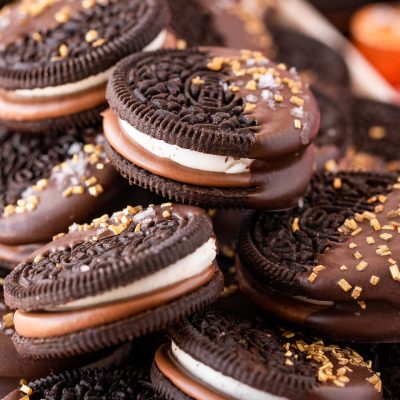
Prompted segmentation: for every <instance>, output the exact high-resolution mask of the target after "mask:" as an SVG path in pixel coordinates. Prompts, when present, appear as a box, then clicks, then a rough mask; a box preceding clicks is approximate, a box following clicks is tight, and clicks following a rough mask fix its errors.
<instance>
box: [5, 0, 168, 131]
mask: <svg viewBox="0 0 400 400" xmlns="http://www.w3.org/2000/svg"><path fill="white" fill-rule="evenodd" d="M168 22H169V12H168V8H167V5H166V2H165V1H162V0H145V1H144V0H128V1H123V2H121V1H118V0H62V1H54V0H44V1H42V0H41V1H39V0H20V1H15V2H13V3H12V4H11V5H10V6H9V7H5V8H4V9H3V10H2V11H1V12H0V120H1V122H2V123H4V124H6V125H7V126H8V127H10V128H13V129H20V130H24V131H31V132H37V131H38V132H42V131H43V130H48V129H52V130H54V129H56V128H60V129H65V128H66V127H69V126H83V125H85V126H86V125H91V124H93V123H96V122H100V112H101V111H102V110H104V109H105V105H106V103H105V88H106V82H107V79H108V77H109V75H110V73H111V70H112V68H113V67H114V65H115V64H116V63H117V62H118V61H119V60H121V59H122V58H124V57H125V56H127V55H128V54H131V53H134V52H136V51H141V50H155V49H158V48H161V47H163V46H164V44H165V43H166V40H167V31H166V27H167V25H168Z"/></svg>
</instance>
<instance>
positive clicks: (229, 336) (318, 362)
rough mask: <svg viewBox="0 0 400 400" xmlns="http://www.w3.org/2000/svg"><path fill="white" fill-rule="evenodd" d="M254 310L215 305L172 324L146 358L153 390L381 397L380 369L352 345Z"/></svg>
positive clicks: (169, 395)
mask: <svg viewBox="0 0 400 400" xmlns="http://www.w3.org/2000/svg"><path fill="white" fill-rule="evenodd" d="M250 310H251V309H250ZM253 315H254V313H253V312H252V311H250V312H249V311H247V312H246V313H242V312H241V311H235V312H233V311H230V310H229V309H228V310H227V309H226V308H223V307H218V308H213V309H209V310H207V311H203V312H201V313H198V314H196V315H195V316H193V317H191V318H190V319H188V320H185V321H184V322H182V323H181V324H179V325H177V326H176V327H174V328H173V329H171V330H170V332H169V335H170V337H171V340H172V343H171V344H170V345H165V346H163V347H161V348H160V349H159V350H158V352H157V354H156V356H155V361H154V363H153V368H152V372H151V378H152V381H153V383H154V385H155V387H156V389H157V391H158V392H159V393H161V394H162V395H164V396H165V397H166V399H170V400H176V399H178V400H180V399H185V400H188V399H213V400H214V399H218V400H223V399H231V398H235V399H272V398H273V399H293V400H295V399H305V398H307V399H328V398H329V399H331V400H334V399H342V398H346V399H348V398H352V399H354V400H369V399H382V393H381V381H380V378H379V376H378V375H377V374H376V373H375V372H374V371H372V370H371V368H370V365H369V363H367V362H365V361H364V360H363V359H362V357H361V356H360V355H359V354H358V353H357V352H355V351H354V350H352V349H350V348H348V347H343V348H341V347H339V346H337V345H335V344H330V343H325V342H324V341H322V340H318V339H311V338H309V337H306V336H304V335H303V334H301V333H296V332H294V331H292V330H289V329H287V328H285V327H282V326H279V325H278V324H277V323H276V322H274V321H271V320H270V319H268V318H265V317H262V316H257V317H256V316H253Z"/></svg>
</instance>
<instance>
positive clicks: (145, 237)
mask: <svg viewBox="0 0 400 400" xmlns="http://www.w3.org/2000/svg"><path fill="white" fill-rule="evenodd" d="M215 257H216V243H215V238H214V234H213V230H212V224H211V222H210V220H209V218H208V216H207V215H206V214H205V213H204V211H202V210H201V209H198V208H195V207H188V206H181V205H173V204H171V203H166V204H163V205H161V206H154V207H149V208H147V209H145V210H142V209H141V208H140V207H128V208H126V209H124V210H123V211H121V212H118V213H115V214H113V215H112V216H110V217H108V216H103V217H101V218H98V219H96V220H94V221H93V223H92V224H90V225H84V226H77V225H74V226H72V227H71V229H70V232H69V233H68V234H67V235H65V236H62V237H59V238H56V239H55V240H54V241H53V242H51V243H49V244H48V245H46V246H44V247H43V248H41V249H39V250H38V251H37V252H36V253H35V254H33V255H32V257H31V258H32V259H31V261H27V262H25V263H23V264H20V265H19V266H18V267H17V268H16V269H15V270H14V271H13V272H12V273H11V274H10V275H9V276H8V277H7V278H6V281H5V299H6V302H7V304H8V305H9V307H11V308H13V309H17V311H16V313H15V316H14V325H15V330H16V334H15V335H14V336H13V342H14V344H15V346H16V348H17V350H18V352H20V353H21V354H22V355H24V356H28V357H33V358H46V357H54V356H65V355H74V354H79V353H85V352H91V351H94V350H98V349H101V348H105V347H108V346H112V345H115V344H118V343H121V342H124V341H126V340H130V339H132V338H134V337H138V336H142V335H144V334H147V333H151V332H153V331H157V330H161V329H163V328H166V327H167V326H169V325H171V324H173V323H175V322H177V321H178V320H180V319H181V318H183V317H185V316H187V315H189V314H191V313H193V312H196V311H198V310H200V309H201V308H202V307H204V306H205V305H207V304H209V303H211V302H213V301H215V300H216V299H217V298H218V297H219V295H220V294H221V292H222V289H223V278H222V274H221V272H220V271H219V269H218V267H217V265H216V261H215ZM50 277H51V278H50ZM49 278H50V279H49Z"/></svg>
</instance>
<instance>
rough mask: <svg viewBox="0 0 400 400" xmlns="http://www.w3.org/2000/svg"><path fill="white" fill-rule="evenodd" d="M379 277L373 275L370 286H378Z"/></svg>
mask: <svg viewBox="0 0 400 400" xmlns="http://www.w3.org/2000/svg"><path fill="white" fill-rule="evenodd" d="M379 279H380V278H379V276H376V275H372V276H371V279H370V280H369V282H370V284H371V285H374V286H375V285H377V284H378V282H379Z"/></svg>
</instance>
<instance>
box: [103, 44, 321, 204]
mask: <svg viewBox="0 0 400 400" xmlns="http://www.w3.org/2000/svg"><path fill="white" fill-rule="evenodd" d="M107 98H108V100H109V103H110V105H111V109H110V110H107V111H106V112H105V114H104V132H105V135H106V139H107V141H108V144H109V145H108V146H107V147H106V151H107V154H108V155H109V157H110V160H111V162H112V163H113V165H114V166H115V167H116V169H117V170H118V171H119V172H120V173H121V174H122V175H123V176H124V177H125V178H127V179H128V180H129V182H130V183H133V184H137V185H139V186H142V187H144V188H146V189H149V190H151V191H153V192H156V193H157V194H162V195H163V196H165V197H168V198H170V199H174V200H177V201H179V202H187V203H195V204H200V205H203V206H208V207H226V206H231V207H252V208H268V209H282V208H288V207H292V206H293V205H295V204H297V201H298V199H299V198H300V197H301V196H302V195H303V193H304V191H305V190H306V187H307V185H308V183H309V180H310V178H311V175H312V168H313V162H314V147H313V145H312V141H313V140H314V138H315V135H316V133H317V131H318V128H319V112H318V108H317V104H316V102H315V99H314V97H313V95H312V93H311V92H310V90H309V89H308V86H307V85H306V84H304V83H303V82H302V81H301V80H300V78H299V76H298V75H297V74H296V72H295V71H294V70H293V69H289V68H288V67H286V66H285V65H283V64H279V65H276V64H274V63H273V62H271V61H270V60H268V59H267V58H266V57H264V56H263V55H262V54H261V53H259V52H251V51H247V50H233V49H224V48H203V49H194V50H185V51H180V50H160V51H156V52H151V53H147V54H145V53H142V54H136V55H133V56H131V57H128V58H127V59H125V60H124V61H122V62H121V63H120V64H118V66H117V67H116V69H115V70H114V72H113V75H112V78H111V80H110V82H109V85H108V89H107Z"/></svg>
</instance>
